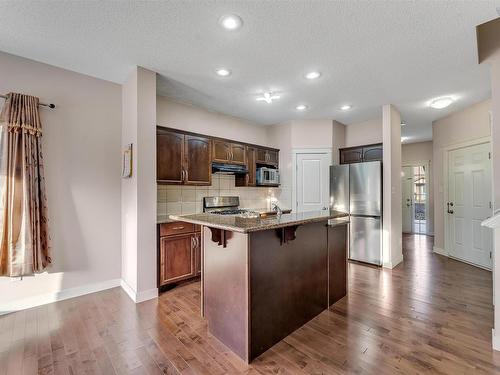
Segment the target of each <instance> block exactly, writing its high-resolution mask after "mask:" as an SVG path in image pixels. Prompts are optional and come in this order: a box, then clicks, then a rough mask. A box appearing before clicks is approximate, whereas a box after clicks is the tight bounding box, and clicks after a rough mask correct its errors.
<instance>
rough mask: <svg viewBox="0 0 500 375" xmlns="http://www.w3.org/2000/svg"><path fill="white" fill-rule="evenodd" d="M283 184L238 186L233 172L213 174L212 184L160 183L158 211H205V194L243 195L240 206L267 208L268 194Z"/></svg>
mask: <svg viewBox="0 0 500 375" xmlns="http://www.w3.org/2000/svg"><path fill="white" fill-rule="evenodd" d="M280 193H281V189H280V188H265V187H235V186H234V175H224V174H213V175H212V185H210V186H186V185H157V205H158V207H157V214H158V215H188V214H194V213H199V212H202V211H203V202H202V200H203V197H208V196H228V195H234V196H238V197H240V207H242V208H251V209H266V208H267V205H268V198H270V199H275V198H276V197H279V194H280Z"/></svg>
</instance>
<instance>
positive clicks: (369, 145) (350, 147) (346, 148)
mask: <svg viewBox="0 0 500 375" xmlns="http://www.w3.org/2000/svg"><path fill="white" fill-rule="evenodd" d="M382 145H383V143H382V142H377V143H370V144H367V145H357V146H349V147H342V148H339V151H344V150H351V149H355V148H360V147H373V146H382Z"/></svg>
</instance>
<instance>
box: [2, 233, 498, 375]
mask: <svg viewBox="0 0 500 375" xmlns="http://www.w3.org/2000/svg"><path fill="white" fill-rule="evenodd" d="M431 241H432V240H431V238H430V237H426V236H405V237H404V258H405V261H404V263H403V264H400V265H399V266H398V267H396V268H395V269H394V270H392V271H391V270H379V269H375V268H370V267H366V266H361V265H358V264H350V265H349V279H350V282H349V293H348V297H346V298H344V299H342V300H341V301H339V302H338V303H337V304H335V305H334V306H333V307H332V308H331V310H330V311H324V312H323V313H322V314H320V315H319V316H318V317H316V318H315V319H313V320H312V321H310V322H309V323H307V324H306V325H304V326H303V327H301V328H300V329H299V330H297V331H296V332H294V333H293V334H291V335H290V336H288V337H287V338H286V339H284V340H283V341H281V342H280V343H278V344H277V345H275V346H274V347H273V348H272V349H271V350H269V351H267V352H266V353H264V354H263V355H261V356H260V357H259V358H257V359H256V360H255V361H254V362H253V363H252V365H250V366H247V365H245V364H244V363H243V362H242V361H241V360H240V359H239V358H238V357H237V356H236V355H235V354H233V353H232V352H230V351H229V350H228V349H227V348H225V347H224V345H222V344H221V343H220V342H218V341H217V340H216V339H215V338H213V337H212V336H211V335H210V334H208V332H207V326H206V323H205V321H204V320H203V319H202V318H201V317H200V315H199V311H200V308H199V300H200V285H199V282H195V283H191V284H187V285H185V286H182V287H178V288H176V289H174V290H171V291H169V292H166V293H164V294H163V295H161V297H160V298H159V299H158V300H152V301H147V302H144V303H141V304H139V305H134V304H133V303H132V302H131V301H130V299H129V298H128V296H127V295H126V294H125V293H124V292H123V291H122V290H121V289H119V288H115V289H111V290H108V291H104V292H100V293H94V294H90V295H87V296H82V297H78V298H74V299H70V300H66V301H62V302H58V303H54V304H50V305H45V306H41V307H37V308H33V309H29V310H24V311H20V312H17V313H14V314H10V315H6V316H1V317H0V375H4V374H9V375H10V374H35V373H37V372H38V373H40V374H80V373H85V374H161V373H164V374H178V373H182V374H238V373H244V374H380V375H382V374H393V373H401V374H417V373H440V374H486V373H488V374H493V373H497V374H498V373H500V353H496V352H492V349H491V327H492V324H493V323H492V322H493V308H492V305H491V298H492V297H491V294H492V280H491V273H490V272H487V271H484V270H481V269H479V268H475V267H472V266H469V265H467V264H464V263H460V262H457V261H454V260H451V259H448V258H445V257H442V256H439V255H435V254H433V253H432V252H431V249H432V242H431Z"/></svg>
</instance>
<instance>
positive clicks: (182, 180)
mask: <svg viewBox="0 0 500 375" xmlns="http://www.w3.org/2000/svg"><path fill="white" fill-rule="evenodd" d="M185 176H186V171H184V169H182V170H181V182H184V181H185V180H186V178H185Z"/></svg>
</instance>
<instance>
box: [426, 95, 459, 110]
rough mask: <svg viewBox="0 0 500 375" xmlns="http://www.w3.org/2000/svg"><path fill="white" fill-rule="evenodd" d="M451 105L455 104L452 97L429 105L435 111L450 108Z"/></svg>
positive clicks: (445, 97) (437, 100) (434, 101)
mask: <svg viewBox="0 0 500 375" xmlns="http://www.w3.org/2000/svg"><path fill="white" fill-rule="evenodd" d="M451 103H453V98H452V97H450V96H443V97H442V98H436V99H433V100H432V101H431V102H430V103H429V107H431V108H434V109H443V108H446V107H448V106H449V105H450V104H451Z"/></svg>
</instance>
